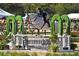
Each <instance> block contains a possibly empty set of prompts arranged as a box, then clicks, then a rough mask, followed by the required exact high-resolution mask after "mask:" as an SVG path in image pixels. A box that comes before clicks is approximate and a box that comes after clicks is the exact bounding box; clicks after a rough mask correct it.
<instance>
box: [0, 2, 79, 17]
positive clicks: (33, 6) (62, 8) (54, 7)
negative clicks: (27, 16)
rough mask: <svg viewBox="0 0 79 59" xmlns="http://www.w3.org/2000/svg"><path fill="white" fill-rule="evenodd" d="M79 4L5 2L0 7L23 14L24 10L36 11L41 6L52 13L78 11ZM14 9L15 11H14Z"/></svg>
mask: <svg viewBox="0 0 79 59" xmlns="http://www.w3.org/2000/svg"><path fill="white" fill-rule="evenodd" d="M78 5H79V4H76V3H73V4H72V3H67V4H64V3H53V4H51V3H50V4H49V3H39V4H37V3H29V4H28V3H27V4H26V3H23V4H22V3H18V4H16V3H11V4H10V3H7V4H2V3H1V4H0V7H1V8H2V9H4V10H6V11H8V12H10V13H13V14H19V15H23V16H24V13H25V12H28V13H29V12H36V11H37V8H39V7H40V8H42V9H43V10H45V11H47V12H48V13H49V14H50V15H51V14H52V15H53V14H56V13H57V14H69V13H79V8H78ZM15 10H16V11H15Z"/></svg>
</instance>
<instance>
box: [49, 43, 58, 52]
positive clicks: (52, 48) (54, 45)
mask: <svg viewBox="0 0 79 59" xmlns="http://www.w3.org/2000/svg"><path fill="white" fill-rule="evenodd" d="M48 49H49V51H52V52H57V51H58V45H57V44H53V45H49V47H48Z"/></svg>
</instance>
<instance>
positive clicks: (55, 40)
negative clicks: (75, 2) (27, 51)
mask: <svg viewBox="0 0 79 59" xmlns="http://www.w3.org/2000/svg"><path fill="white" fill-rule="evenodd" d="M57 38H58V37H57V35H56V34H53V35H51V36H49V39H50V40H51V41H52V42H53V43H56V42H57Z"/></svg>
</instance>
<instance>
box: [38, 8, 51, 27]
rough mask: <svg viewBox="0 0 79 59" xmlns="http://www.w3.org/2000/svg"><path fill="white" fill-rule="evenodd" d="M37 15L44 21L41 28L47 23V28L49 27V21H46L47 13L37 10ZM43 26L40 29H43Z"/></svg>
mask: <svg viewBox="0 0 79 59" xmlns="http://www.w3.org/2000/svg"><path fill="white" fill-rule="evenodd" d="M38 15H41V16H42V17H43V20H44V24H43V26H44V25H45V24H46V23H47V24H48V26H49V27H50V24H49V21H48V20H47V19H46V17H47V13H46V12H45V11H43V10H42V9H41V8H38ZM43 26H42V28H43Z"/></svg>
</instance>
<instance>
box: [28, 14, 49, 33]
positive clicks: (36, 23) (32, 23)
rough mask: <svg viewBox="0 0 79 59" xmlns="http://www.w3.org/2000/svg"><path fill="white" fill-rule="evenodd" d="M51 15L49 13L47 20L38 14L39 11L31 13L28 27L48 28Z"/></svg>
mask: <svg viewBox="0 0 79 59" xmlns="http://www.w3.org/2000/svg"><path fill="white" fill-rule="evenodd" d="M49 18H50V17H49V15H48V14H47V16H46V20H44V18H43V16H41V15H38V14H37V13H29V14H28V16H27V22H28V28H29V29H30V28H34V30H35V29H37V30H38V32H39V30H42V31H43V30H44V31H45V30H46V29H49V27H50V19H49Z"/></svg>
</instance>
